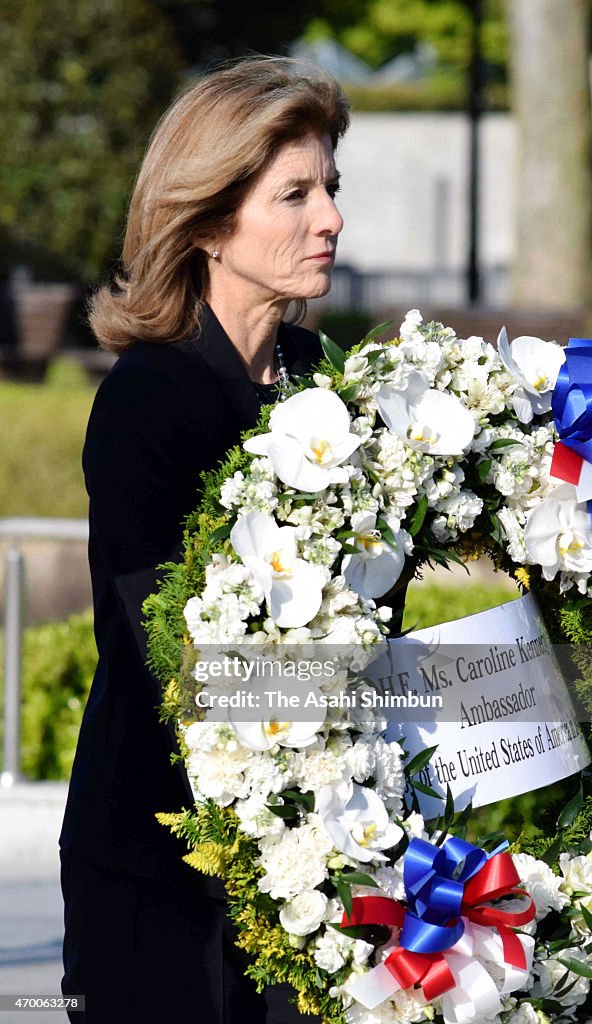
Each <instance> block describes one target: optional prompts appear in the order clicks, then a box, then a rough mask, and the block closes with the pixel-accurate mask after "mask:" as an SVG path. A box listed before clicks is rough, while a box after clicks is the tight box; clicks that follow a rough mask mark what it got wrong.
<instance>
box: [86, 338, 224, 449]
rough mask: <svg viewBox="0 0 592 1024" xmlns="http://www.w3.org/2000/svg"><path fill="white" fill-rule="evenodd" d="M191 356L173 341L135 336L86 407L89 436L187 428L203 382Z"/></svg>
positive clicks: (161, 433) (162, 433)
mask: <svg viewBox="0 0 592 1024" xmlns="http://www.w3.org/2000/svg"><path fill="white" fill-rule="evenodd" d="M201 369H202V372H201V373H200V372H199V368H198V367H196V365H195V363H194V361H193V360H192V359H191V358H190V356H189V355H188V354H187V353H186V352H184V351H183V349H182V348H179V347H178V346H176V345H175V343H172V342H171V343H169V342H143V341H139V342H135V343H134V344H133V345H130V346H129V348H127V349H125V351H124V352H122V354H121V355H120V356H119V358H118V359H117V360H116V362H115V363H114V364H113V366H112V367H111V369H110V370H109V373H108V374H107V375H106V377H104V379H103V380H102V382H101V384H100V385H99V387H98V389H97V392H96V395H95V398H94V402H93V407H92V410H91V414H90V418H89V423H88V428H87V436H86V440H87V443H88V442H89V439H90V438H91V437H92V438H97V439H98V440H99V441H100V442H101V443H103V442H104V441H106V440H107V438H108V437H119V438H120V439H121V443H125V439H126V438H129V439H130V442H131V441H132V439H135V438H138V437H142V438H144V439H145V443H146V444H149V443H150V439H151V438H159V439H160V441H164V439H165V438H166V437H167V436H169V435H170V436H171V437H172V438H174V437H176V436H177V435H178V434H179V433H180V432H181V430H183V429H191V428H192V426H193V419H194V416H195V409H196V406H197V405H198V403H196V401H195V398H196V394H197V393H198V392H199V390H200V389H202V388H203V387H204V383H205V382H204V379H203V368H201Z"/></svg>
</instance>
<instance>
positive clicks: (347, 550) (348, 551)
mask: <svg viewBox="0 0 592 1024" xmlns="http://www.w3.org/2000/svg"><path fill="white" fill-rule="evenodd" d="M341 550H342V552H343V554H344V555H359V554H360V552H359V549H358V548H357V547H356V546H355V544H342V546H341Z"/></svg>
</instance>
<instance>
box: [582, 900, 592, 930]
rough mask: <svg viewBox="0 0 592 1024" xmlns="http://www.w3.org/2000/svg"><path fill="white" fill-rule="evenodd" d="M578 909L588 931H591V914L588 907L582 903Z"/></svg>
mask: <svg viewBox="0 0 592 1024" xmlns="http://www.w3.org/2000/svg"><path fill="white" fill-rule="evenodd" d="M580 911H581V914H582V917H583V918H584V921H585V923H586V926H587V928H588V931H589V932H592V914H591V913H590V911H589V910H588V908H587V907H585V906H584V904H583V903H582V904H581V906H580Z"/></svg>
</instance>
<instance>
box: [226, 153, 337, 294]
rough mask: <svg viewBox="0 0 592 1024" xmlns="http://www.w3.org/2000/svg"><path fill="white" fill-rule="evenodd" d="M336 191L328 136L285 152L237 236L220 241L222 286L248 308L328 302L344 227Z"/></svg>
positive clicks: (245, 208)
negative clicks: (251, 302)
mask: <svg viewBox="0 0 592 1024" xmlns="http://www.w3.org/2000/svg"><path fill="white" fill-rule="evenodd" d="M338 188H339V174H338V172H337V170H336V168H335V162H334V159H333V147H332V145H331V140H330V138H329V136H328V135H324V136H321V137H320V138H319V137H318V136H316V135H306V136H304V137H303V138H302V139H298V140H297V141H295V142H289V143H286V144H285V145H284V146H282V148H281V149H280V150H279V152H278V153H277V155H276V156H275V158H274V159H273V161H272V162H271V164H270V165H269V166H268V167H267V169H266V170H265V171H264V172H263V173H262V174H261V175H260V177H259V178H258V180H257V182H256V183H255V185H254V186H253V188H252V189H251V191H250V192H249V194H248V195H247V198H246V199H245V201H244V202H243V204H242V206H241V207H240V208H239V211H238V214H237V219H236V225H235V228H234V230H233V232H232V233H231V235H229V236H228V237H227V238H226V239H224V238H223V239H221V241H220V245H219V249H220V259H219V262H218V261H217V266H216V271H217V272H218V273H219V272H220V271H222V275H221V277H220V283H222V280H221V278H224V281H223V283H224V286H232V287H233V288H234V289H239V291H240V292H242V295H243V298H244V299H245V300H247V301H248V299H249V298H251V299H253V300H255V301H258V300H263V301H266V300H267V301H269V300H271V301H274V300H276V299H277V298H282V299H286V300H291V299H295V298H302V299H307V298H310V299H312V298H315V297H316V296H319V295H325V294H326V292H328V291H329V287H330V278H331V270H332V268H333V263H334V259H335V248H336V245H337V236H338V235H339V232H340V231H341V229H342V227H343V220H342V218H341V215H340V213H339V211H338V209H337V207H336V206H335V202H334V197H335V193H336V192H337V190H338ZM210 266H211V264H210ZM213 269H214V268H213V267H212V270H213ZM212 283H214V282H212ZM235 294H236V292H235ZM237 297H238V296H237Z"/></svg>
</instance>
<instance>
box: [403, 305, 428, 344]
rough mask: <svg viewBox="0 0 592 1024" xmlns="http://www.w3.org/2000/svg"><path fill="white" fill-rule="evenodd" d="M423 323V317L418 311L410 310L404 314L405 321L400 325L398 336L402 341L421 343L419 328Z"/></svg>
mask: <svg viewBox="0 0 592 1024" xmlns="http://www.w3.org/2000/svg"><path fill="white" fill-rule="evenodd" d="M422 321H423V317H422V315H421V313H420V311H419V310H418V309H410V310H409V312H408V313H405V319H404V321H403V323H402V324H401V329H400V330H399V335H400V337H401V338H402V339H403V341H409V342H412V343H413V342H414V341H423V338H422V336H421V334H420V333H419V327H420V326H421V323H422Z"/></svg>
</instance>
